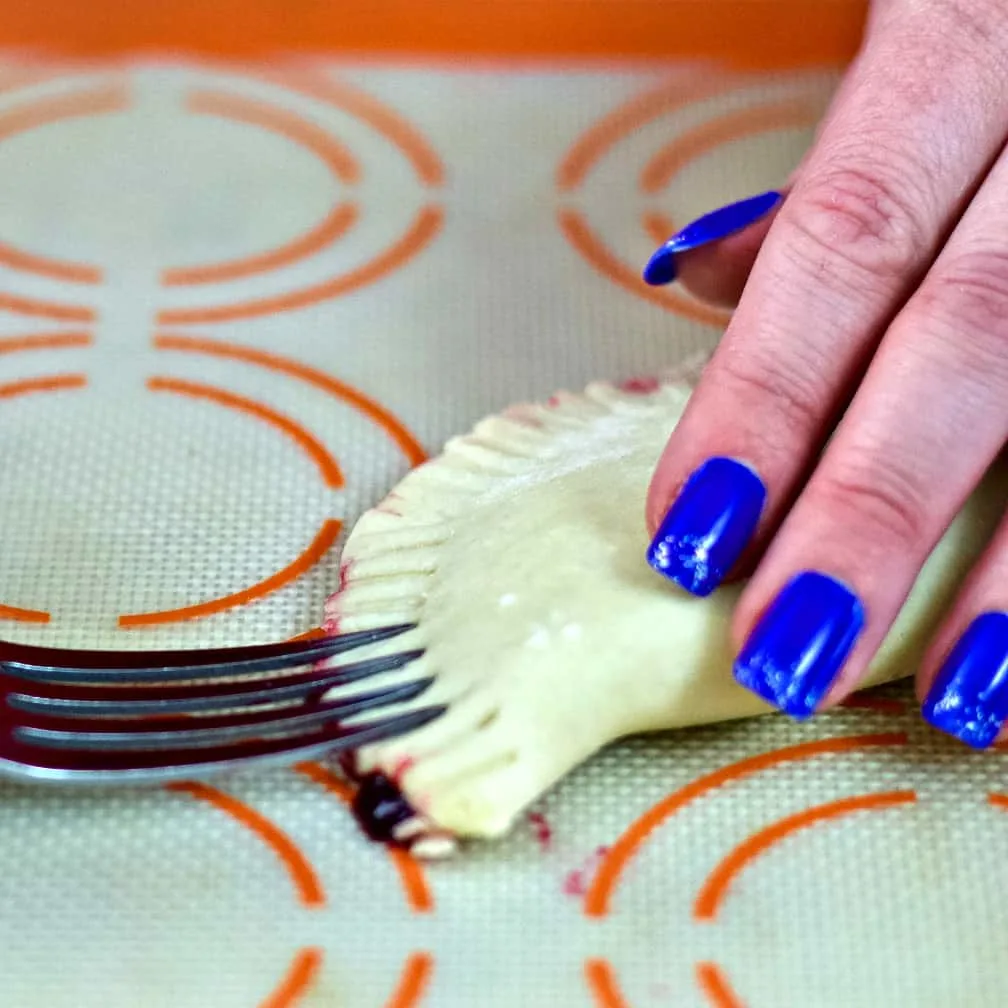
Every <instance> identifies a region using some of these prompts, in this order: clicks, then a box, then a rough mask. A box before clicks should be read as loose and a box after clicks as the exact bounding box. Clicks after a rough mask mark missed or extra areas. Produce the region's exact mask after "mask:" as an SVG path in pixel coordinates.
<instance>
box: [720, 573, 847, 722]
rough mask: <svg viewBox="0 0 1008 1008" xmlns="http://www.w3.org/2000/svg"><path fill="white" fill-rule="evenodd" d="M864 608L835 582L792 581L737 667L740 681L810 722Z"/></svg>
mask: <svg viewBox="0 0 1008 1008" xmlns="http://www.w3.org/2000/svg"><path fill="white" fill-rule="evenodd" d="M863 626H864V607H863V606H862V605H861V602H860V600H859V599H858V597H857V595H855V594H854V592H852V591H851V590H850V589H849V588H848V587H847V586H846V585H844V584H841V583H840V582H839V581H837V580H836V579H835V578H831V577H828V576H827V575H826V574H820V573H819V572H818V571H805V572H804V573H802V574H798V575H797V576H796V577H794V578H792V579H791V581H789V582H788V584H787V585H785V587H784V589H783V590H782V591H781V593H780V594H779V595H778V596H777V598H776V599H775V600H774V602H773V604H772V605H771V606H770V608H769V609H768V610H767V611H766V613H765V614H764V616H763V618H762V619H761V620H760V621H759V623H757V624H756V627H755V629H754V630H753V632H752V633H751V634H750V635H749V639H748V640H747V641H746V643H745V647H743V648H742V653H741V654H740V655H739V656H738V659H737V660H736V662H735V679H736V681H737V682H738V683H739V684H740V685H742V686H745V687H746V689H750V690H752V691H753V692H754V693H755V694H756V695H757V696H760V697H762V698H763V699H764V700H766V701H768V702H769V703H772V704H773V705H774V706H775V707H778V708H780V710H782V711H784V713H785V714H790V715H791V717H793V718H797V719H803V718H807V717H811V716H812V715H813V714H814V713H815V711H816V708H817V707H818V706H819V703H820V701H821V700H822V698H823V697H824V696H825V695H826V692H827V690H829V688H830V686H831V685H832V684H833V681H834V680H835V679H836V677H837V676H838V675H839V673H840V669H841V668H843V665H844V662H845V661H846V660H847V656H848V655H849V654H850V653H851V650H852V648H853V647H854V644H855V642H856V641H857V639H858V636H859V635H860V633H861V628H862V627H863Z"/></svg>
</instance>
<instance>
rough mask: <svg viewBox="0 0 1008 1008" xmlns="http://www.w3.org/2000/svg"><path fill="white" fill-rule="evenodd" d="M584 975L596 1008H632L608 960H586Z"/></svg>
mask: <svg viewBox="0 0 1008 1008" xmlns="http://www.w3.org/2000/svg"><path fill="white" fill-rule="evenodd" d="M584 974H585V982H586V983H587V984H588V989H589V990H590V991H591V993H592V998H593V1000H594V1001H595V1008H630V1006H629V1003H628V1002H627V1001H626V999H625V998H624V997H623V994H622V992H621V991H620V989H619V984H618V983H617V981H616V971H615V970H614V969H613V967H612V963H610V962H609V961H608V960H607V959H587V960H585V964H584Z"/></svg>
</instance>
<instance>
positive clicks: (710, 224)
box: [644, 190, 782, 287]
mask: <svg viewBox="0 0 1008 1008" xmlns="http://www.w3.org/2000/svg"><path fill="white" fill-rule="evenodd" d="M781 199H782V196H781V194H780V193H779V192H777V191H776V190H771V191H770V192H765V193H760V195H759V196H750V197H749V198H748V199H744V200H739V201H738V202H737V203H729V204H728V206H724V207H721V208H720V209H718V210H712V211H711V212H710V213H709V214H704V216H703V217H698V218H697V219H696V220H695V221H693V222H692V223H691V224H687V225H686V227H684V228H683V229H682V230H681V231H680V232H678V233H677V234H674V235H673V236H672V237H671V238H669V240H668V241H667V242H665V244H664V245H662V247H661V248H660V249H658V251H657V252H655V254H654V255H653V256H651V258H650V259H649V260H648V264H647V266H645V267H644V282H645V283H649V284H651V285H652V286H653V287H658V286H661V285H662V284H667V283H671V282H672V281H673V280H675V278H676V264H675V257H676V256H677V255H679V253H680V252H689V251H690V249H695V248H699V247H700V246H701V245H707V244H708V243H709V242H713V241H718V239H720V238H727V237H728V235H731V234H735V233H737V232H738V231H744V230H745V229H746V228H747V227H749V225H750V224H755V223H756V221H758V220H759V219H760V218H761V217H765V216H766V215H767V214H768V213H770V211H771V210H773V208H774V207H775V206H777V204H778V203H779V202H780V201H781Z"/></svg>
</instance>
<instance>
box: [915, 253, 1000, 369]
mask: <svg viewBox="0 0 1008 1008" xmlns="http://www.w3.org/2000/svg"><path fill="white" fill-rule="evenodd" d="M919 301H920V304H919V306H918V307H917V308H916V309H915V310H916V311H919V312H920V314H921V315H922V316H924V317H925V319H931V320H935V319H937V320H939V321H940V322H941V323H942V325H943V327H946V326H947V327H950V328H952V329H953V330H954V331H955V332H956V334H957V337H959V338H960V339H961V341H962V342H963V345H964V348H965V349H971V348H972V347H974V346H975V350H976V351H977V352H979V353H980V354H981V356H982V360H981V363H982V364H984V365H987V364H996V363H997V361H999V360H1001V359H1002V358H1003V357H1004V355H1005V352H1006V350H1008V250H997V249H990V250H987V251H984V252H974V253H970V254H964V255H959V256H956V257H954V258H951V259H950V260H949V261H948V262H947V263H945V264H943V265H939V267H938V268H937V269H936V270H935V271H934V273H933V275H932V276H931V277H930V278H929V279H928V280H927V281H926V282H925V283H924V285H923V286H922V287H921V291H920V295H919ZM922 321H924V319H922ZM958 341H959V340H957V342H958ZM991 358H993V359H991Z"/></svg>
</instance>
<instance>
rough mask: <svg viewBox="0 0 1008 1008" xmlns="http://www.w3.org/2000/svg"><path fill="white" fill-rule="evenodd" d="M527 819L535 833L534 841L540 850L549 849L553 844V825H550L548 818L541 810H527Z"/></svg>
mask: <svg viewBox="0 0 1008 1008" xmlns="http://www.w3.org/2000/svg"><path fill="white" fill-rule="evenodd" d="M528 821H529V825H530V826H531V827H532V831H533V833H534V835H535V838H536V843H538V844H539V846H540V848H542V850H544V851H547V850H549V849H550V847H551V846H552V844H553V827H552V826H550V824H549V820H548V819H547V818H546V816H544V815H543V814H542V813H541V812H529V814H528Z"/></svg>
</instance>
